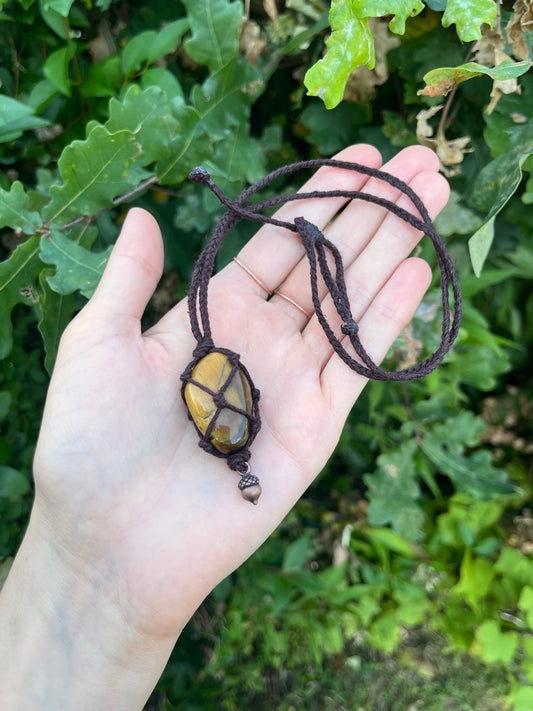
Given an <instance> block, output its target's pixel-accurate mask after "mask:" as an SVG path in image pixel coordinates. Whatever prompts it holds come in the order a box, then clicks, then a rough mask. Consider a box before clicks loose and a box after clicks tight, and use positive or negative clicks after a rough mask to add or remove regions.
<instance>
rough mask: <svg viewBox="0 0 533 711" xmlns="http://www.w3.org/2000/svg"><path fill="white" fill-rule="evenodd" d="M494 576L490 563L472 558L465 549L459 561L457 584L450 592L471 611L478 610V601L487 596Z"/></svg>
mask: <svg viewBox="0 0 533 711" xmlns="http://www.w3.org/2000/svg"><path fill="white" fill-rule="evenodd" d="M494 576H495V573H494V569H493V567H492V564H491V562H490V561H489V560H487V559H486V558H482V557H474V556H473V555H472V551H471V550H470V548H467V549H466V550H465V552H464V555H463V560H462V561H461V571H460V578H459V582H458V583H457V584H456V585H454V587H453V588H452V589H451V591H450V592H451V593H452V594H454V595H459V596H460V597H461V598H463V599H464V600H465V601H466V602H467V603H468V604H469V605H470V607H471V608H472V609H473V610H478V609H479V604H480V600H481V599H482V598H483V597H484V596H485V595H486V594H487V591H488V589H489V586H490V583H491V582H492V580H493V578H494Z"/></svg>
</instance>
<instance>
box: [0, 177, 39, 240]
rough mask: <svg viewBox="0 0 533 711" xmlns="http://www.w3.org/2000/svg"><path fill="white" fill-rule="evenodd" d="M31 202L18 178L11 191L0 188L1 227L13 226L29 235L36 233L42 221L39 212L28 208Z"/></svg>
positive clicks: (14, 228) (12, 227)
mask: <svg viewBox="0 0 533 711" xmlns="http://www.w3.org/2000/svg"><path fill="white" fill-rule="evenodd" d="M29 202H30V199H29V197H28V195H27V193H26V192H25V191H24V187H23V186H22V183H20V182H19V181H18V180H16V181H15V182H14V183H13V184H12V185H11V189H10V190H9V192H8V191H7V190H2V189H1V188H0V227H11V229H13V230H15V231H17V232H18V231H20V232H24V234H27V235H32V234H35V231H36V230H37V229H38V228H39V227H41V225H42V222H41V217H40V215H39V213H38V212H30V211H29V210H28V206H29Z"/></svg>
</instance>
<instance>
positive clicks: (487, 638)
mask: <svg viewBox="0 0 533 711" xmlns="http://www.w3.org/2000/svg"><path fill="white" fill-rule="evenodd" d="M476 642H477V644H476V646H475V647H474V651H476V652H478V653H479V655H480V656H481V658H482V659H483V661H484V662H487V664H493V663H494V662H501V663H502V664H505V665H509V664H510V662H511V661H512V659H513V657H514V654H515V651H516V648H517V646H518V634H517V633H516V632H502V631H501V629H500V626H499V624H498V623H497V622H496V621H495V620H485V621H484V622H482V623H481V624H480V625H479V627H478V628H477V630H476Z"/></svg>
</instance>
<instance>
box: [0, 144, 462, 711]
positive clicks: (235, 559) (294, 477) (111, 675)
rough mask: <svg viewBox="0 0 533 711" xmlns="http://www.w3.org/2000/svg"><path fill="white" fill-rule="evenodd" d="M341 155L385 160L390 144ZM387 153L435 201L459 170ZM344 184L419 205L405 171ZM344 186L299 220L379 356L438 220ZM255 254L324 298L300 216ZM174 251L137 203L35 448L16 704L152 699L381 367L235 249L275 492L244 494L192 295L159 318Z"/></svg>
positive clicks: (75, 329)
mask: <svg viewBox="0 0 533 711" xmlns="http://www.w3.org/2000/svg"><path fill="white" fill-rule="evenodd" d="M338 157H339V158H342V159H344V160H351V161H356V162H359V163H364V164H366V165H370V166H372V167H380V166H381V158H380V156H379V154H378V152H377V151H376V150H375V149H374V148H372V147H371V146H366V145H357V146H351V147H349V148H346V149H345V150H344V151H342V152H341V153H340V154H339V155H338ZM383 168H384V170H386V171H388V172H390V173H393V174H394V175H396V176H398V177H400V178H401V179H402V180H404V181H405V182H406V183H408V184H409V185H410V186H411V187H412V188H413V189H414V190H415V192H417V193H418V194H419V195H420V197H421V198H422V200H423V201H424V203H425V204H426V206H427V208H428V210H429V212H430V214H431V215H432V216H435V215H436V214H437V213H438V212H439V210H440V209H442V207H443V206H444V205H445V203H446V201H447V199H448V186H447V183H446V181H445V180H444V178H443V177H442V176H441V175H440V174H439V173H438V160H437V158H436V156H435V155H434V154H433V153H432V152H431V151H429V150H428V149H425V148H422V147H420V146H416V147H411V148H408V149H405V150H403V151H401V152H400V153H399V154H398V155H397V156H395V157H394V158H393V159H392V160H391V161H390V162H389V163H388V164H387V165H385V166H383ZM333 187H339V188H343V189H348V190H350V189H361V188H363V187H364V189H365V190H367V191H368V192H372V193H374V194H376V195H381V196H384V197H387V198H388V199H390V200H393V201H396V202H398V204H401V205H402V206H404V207H406V208H407V209H409V210H411V211H414V208H413V207H412V206H411V205H410V203H409V201H408V200H407V199H406V198H405V197H403V196H400V195H399V194H398V193H397V191H396V190H395V189H393V188H392V187H391V186H389V185H387V184H385V183H383V182H380V181H375V180H374V179H368V178H366V177H365V176H361V175H358V174H356V173H352V172H348V171H343V170H339V169H336V168H322V169H320V170H319V171H318V172H317V173H316V174H315V175H314V176H313V177H311V178H310V180H309V182H308V184H307V186H306V189H307V190H312V189H332V188H333ZM343 202H344V201H343V200H342V199H337V198H335V199H334V198H331V199H327V200H326V199H322V200H315V201H307V202H306V203H305V204H304V203H303V202H300V203H291V204H288V205H286V206H284V207H283V208H282V210H281V211H282V213H283V219H287V220H291V219H294V217H295V216H297V215H303V216H305V217H306V218H307V219H308V220H310V221H311V222H314V223H315V224H316V225H317V226H318V227H319V228H321V229H323V230H324V232H325V234H326V236H327V237H328V238H329V239H331V240H332V241H334V242H335V243H336V244H337V246H338V247H339V249H340V251H341V254H342V256H343V260H344V264H345V270H346V280H347V285H348V290H349V294H350V302H351V304H352V311H353V315H354V317H355V319H356V320H357V321H358V323H359V326H360V336H361V340H362V342H363V343H364V344H365V347H366V349H367V350H368V352H369V353H370V354H371V355H372V357H373V358H374V359H375V360H376V361H379V360H381V359H383V358H384V356H385V355H386V353H387V351H388V349H389V348H390V346H391V344H392V342H393V341H394V339H395V337H396V336H397V335H398V334H399V333H400V331H401V330H402V329H403V328H404V327H405V325H406V324H407V323H408V322H409V320H410V319H411V317H412V315H413V313H414V311H415V310H416V308H417V306H418V304H419V302H420V300H421V298H422V296H423V294H424V292H425V291H426V289H427V287H428V285H429V283H430V279H431V272H430V269H429V267H428V265H427V264H426V263H425V262H424V261H422V260H421V259H418V258H416V257H409V255H410V254H411V252H412V250H413V248H414V247H415V246H416V244H417V242H418V241H419V239H420V237H421V235H420V233H418V232H417V231H416V230H414V229H413V228H412V227H411V226H409V225H407V224H406V223H404V222H403V221H402V220H400V219H398V218H397V217H395V216H394V215H391V214H390V213H387V212H386V211H384V210H383V209H381V208H378V207H377V206H375V205H371V204H367V203H362V202H360V201H359V202H357V201H354V202H352V203H351V204H350V205H349V206H348V207H347V208H346V209H345V210H344V211H343V212H342V213H341V214H340V215H339V216H338V217H336V218H335V219H333V218H334V216H335V213H336V212H337V211H338V209H339V208H340V207H341V206H342V204H343ZM238 256H239V259H240V260H241V261H242V262H243V263H244V264H246V265H247V266H248V267H249V268H250V269H251V270H252V271H253V272H254V273H256V274H257V275H258V276H259V277H260V278H261V280H262V281H263V282H264V283H265V284H268V285H269V286H270V287H271V288H272V289H274V288H279V289H280V290H281V291H283V292H284V293H286V294H288V295H289V296H290V297H291V298H293V299H295V300H296V301H297V302H298V303H300V304H301V305H302V306H303V307H304V308H305V309H306V310H307V311H308V312H312V311H313V307H312V303H311V296H310V289H309V275H308V267H307V263H306V261H305V258H304V255H303V248H302V246H301V244H300V243H299V241H298V238H297V237H296V236H295V235H294V234H292V233H289V232H288V231H285V230H283V229H280V228H275V227H272V226H270V225H267V226H265V227H263V228H261V229H260V230H259V232H258V233H257V234H256V236H255V237H254V238H252V239H251V240H250V242H249V243H248V244H247V245H246V246H245V247H244V248H243V249H242V251H241V253H240V254H239V255H238ZM162 266H163V247H162V241H161V237H160V233H159V229H158V226H157V224H156V222H155V221H154V219H153V218H152V217H151V216H150V215H149V214H148V213H147V212H145V211H143V210H140V209H136V208H134V209H132V210H131V211H130V213H129V214H128V217H127V219H126V222H125V224H124V226H123V229H122V232H121V234H120V237H119V239H118V240H117V243H116V246H115V248H114V250H113V253H112V255H111V258H110V260H109V263H108V266H107V268H106V271H105V273H104V276H103V278H102V280H101V282H100V285H99V286H98V288H97V290H96V292H95V294H94V296H93V298H92V299H91V300H90V301H89V302H88V304H87V305H86V306H85V308H84V309H83V310H82V311H81V312H80V313H79V315H78V316H77V317H76V318H75V319H74V320H73V322H72V323H71V324H70V325H69V327H68V328H67V330H66V332H65V334H64V336H63V338H62V341H61V347H60V350H59V355H58V359H57V363H56V367H55V370H54V374H53V377H52V381H51V385H50V389H49V392H48V397H47V401H46V407H45V411H44V417H43V423H42V428H41V433H40V437H39V442H38V446H37V451H36V455H35V463H34V476H35V486H36V494H35V503H34V506H33V510H32V515H31V520H30V524H29V527H28V531H27V533H26V536H25V538H24V541H23V543H22V546H21V549H20V551H19V553H18V555H17V557H16V559H15V562H14V564H13V568H12V571H11V573H10V575H9V577H8V580H7V582H6V584H5V586H4V589H3V590H2V593H1V596H0V689H2V707H3V708H4V709H5V711H15V710H17V711H18V710H19V709H20V710H22V709H24V711H33V710H35V711H36V710H37V709H39V711H48V710H50V711H52V710H54V711H56V710H57V709H62V711H70V709H72V710H74V709H76V711H84V710H85V709H87V710H89V709H91V710H92V709H95V708H99V709H113V710H114V711H122V710H124V711H126V710H127V711H133V710H134V709H142V707H143V705H144V703H145V702H146V699H147V698H148V696H149V694H150V693H151V691H152V689H153V687H154V685H155V684H156V682H157V680H158V678H159V676H160V674H161V672H162V670H163V668H164V666H165V664H166V661H167V659H168V656H169V654H170V652H171V650H172V647H173V646H174V644H175V643H176V640H177V639H178V637H179V635H180V632H181V630H182V629H183V627H184V625H185V624H186V623H187V621H188V620H189V619H190V617H191V615H192V614H193V613H194V611H195V610H196V609H197V607H198V606H199V605H200V604H201V602H202V600H203V599H204V598H205V596H206V595H207V594H208V593H209V592H210V590H212V589H213V587H214V586H215V585H216V584H217V583H218V582H219V581H220V580H222V579H223V578H224V577H226V576H227V575H228V574H229V573H230V572H232V571H233V570H235V569H236V568H237V567H238V566H239V565H240V564H241V563H243V561H245V560H246V559H247V558H248V557H249V556H250V555H251V553H252V552H253V551H254V550H256V549H257V548H258V547H259V546H260V545H261V543H262V542H263V541H264V540H265V539H266V538H267V537H268V535H269V534H270V533H271V532H272V531H273V530H274V528H275V527H276V526H277V525H278V524H279V522H280V521H281V520H282V519H283V517H284V516H285V515H286V514H287V512H288V511H289V510H290V509H291V507H292V506H293V505H294V504H295V502H296V501H297V500H298V498H299V497H300V496H301V495H302V493H303V492H304V491H305V489H306V488H307V487H308V486H309V485H310V483H311V482H312V481H313V479H314V478H315V477H316V476H317V474H318V473H319V472H320V471H321V469H322V468H323V467H324V465H325V463H326V461H327V459H328V457H329V456H330V455H331V453H332V451H333V449H334V447H335V445H336V443H337V441H338V438H339V435H340V433H341V430H342V427H343V425H344V422H345V420H346V417H347V415H348V413H349V411H350V409H351V407H352V406H353V404H354V402H355V400H356V399H357V397H358V396H359V394H360V393H361V391H362V389H363V387H364V386H365V383H366V381H365V379H364V378H362V377H361V376H359V375H357V374H356V373H354V372H352V371H351V370H350V369H349V368H348V367H347V366H346V365H345V364H344V363H343V362H342V361H341V360H340V359H339V358H338V356H337V355H336V354H335V353H333V351H332V348H331V346H330V344H329V343H328V341H327V340H326V338H325V336H324V334H323V332H322V330H321V328H320V325H319V324H318V322H317V320H316V317H313V318H311V320H309V319H308V318H307V317H306V316H305V315H303V314H302V313H301V312H300V311H298V310H297V309H296V308H294V306H292V305H291V304H290V303H288V302H286V301H284V300H283V299H280V298H279V297H274V298H273V299H271V300H269V301H266V294H265V293H264V292H263V291H262V289H261V288H260V287H259V286H258V285H257V284H256V283H255V282H254V281H253V280H252V279H251V278H250V277H249V276H248V275H247V274H246V273H245V272H244V271H243V270H242V269H241V268H240V267H239V266H238V265H236V264H235V263H232V264H230V265H229V266H228V267H226V268H225V269H224V270H223V271H222V272H220V274H218V275H217V276H216V277H215V278H213V280H212V283H211V286H210V292H209V299H210V301H209V308H210V315H211V323H212V327H213V337H214V341H215V343H216V344H217V345H220V346H223V347H226V348H230V349H231V350H234V351H236V352H237V353H239V354H240V356H241V359H242V361H243V363H244V364H245V365H246V367H247V368H248V370H249V371H250V373H251V375H252V377H253V379H254V382H255V384H256V386H257V387H258V388H259V389H260V390H261V402H260V406H261V414H262V421H263V425H262V429H261V431H260V433H259V435H258V436H257V438H256V440H255V442H254V443H253V446H252V461H251V464H252V471H253V473H255V474H257V476H259V477H260V479H261V484H262V489H263V493H262V496H261V498H260V500H259V503H258V504H257V506H253V505H251V504H250V503H249V502H246V501H244V500H243V499H242V498H241V496H240V494H239V491H238V489H237V483H238V476H237V475H236V474H234V473H232V472H230V470H229V469H228V468H227V466H226V464H225V462H224V461H223V460H219V459H215V458H214V457H212V456H210V455H209V454H207V453H205V452H204V451H202V450H201V449H200V448H199V447H198V438H197V435H196V433H195V431H194V428H193V425H192V424H191V422H190V421H189V420H188V418H187V414H186V411H185V407H184V405H183V401H182V399H181V395H180V380H179V377H180V374H181V372H182V371H183V370H184V368H185V366H186V365H187V364H188V362H189V361H190V360H191V353H192V350H193V348H194V346H195V341H194V338H193V337H192V335H191V331H190V325H189V319H188V313H187V308H186V304H185V303H183V302H182V303H180V304H178V305H177V306H175V307H174V308H173V309H172V310H171V311H170V312H169V313H167V314H166V315H165V316H164V317H163V318H162V319H161V320H160V321H159V323H157V324H156V325H155V326H154V327H152V328H151V329H150V330H149V331H148V332H146V333H142V332H141V325H140V318H141V315H142V313H143V311H144V309H145V307H146V304H147V302H148V300H149V299H150V297H151V295H152V293H153V291H154V289H155V287H156V285H157V283H158V280H159V278H160V276H161V272H162ZM322 298H323V299H324V306H325V313H326V316H328V319H329V320H330V322H331V324H332V325H335V326H336V327H337V328H338V321H336V319H335V318H334V316H335V314H334V312H333V310H332V306H331V303H329V301H328V296H327V295H326V294H324V293H322ZM337 332H338V330H337Z"/></svg>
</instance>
